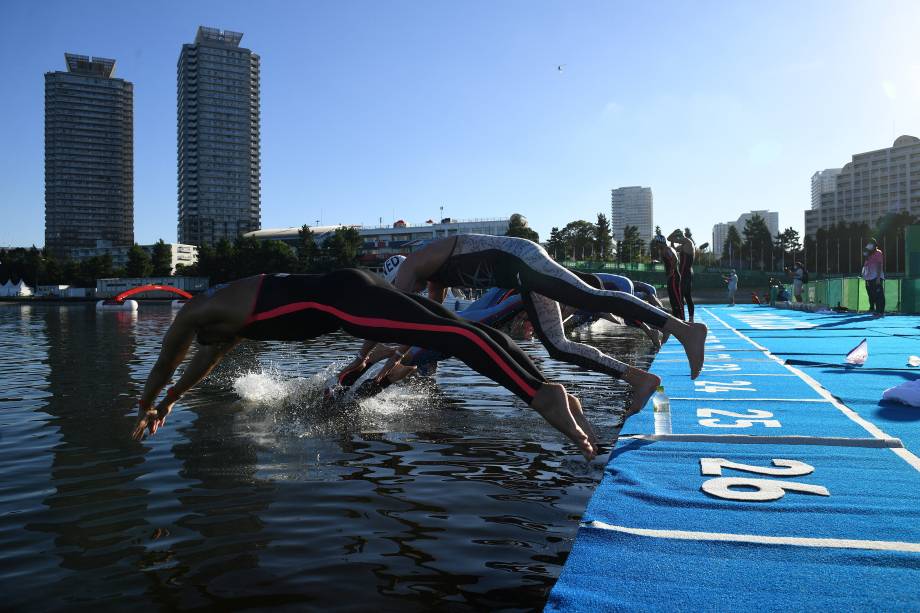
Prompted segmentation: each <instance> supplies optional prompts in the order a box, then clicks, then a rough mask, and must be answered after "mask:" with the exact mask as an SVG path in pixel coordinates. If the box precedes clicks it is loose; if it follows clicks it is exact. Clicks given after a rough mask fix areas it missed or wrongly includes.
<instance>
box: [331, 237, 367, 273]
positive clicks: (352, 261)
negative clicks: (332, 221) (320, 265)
mask: <svg viewBox="0 0 920 613" xmlns="http://www.w3.org/2000/svg"><path fill="white" fill-rule="evenodd" d="M361 242H362V241H361V235H360V234H358V230H357V229H355V228H336V229H335V232H334V233H333V234H332V236H330V237H329V238H328V239H326V242H325V243H323V255H324V258H325V260H326V262H325V265H326V267H327V268H330V267H331V268H333V269H334V268H351V267H353V266H355V265H356V264H357V263H358V250H359V249H360V248H361Z"/></svg>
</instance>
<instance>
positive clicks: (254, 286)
mask: <svg viewBox="0 0 920 613" xmlns="http://www.w3.org/2000/svg"><path fill="white" fill-rule="evenodd" d="M340 329H341V330H344V331H346V332H348V333H349V334H352V335H353V336H357V337H359V338H365V339H372V340H374V341H379V342H383V343H399V344H402V345H416V346H418V347H424V348H426V349H433V350H436V351H440V352H443V353H447V354H450V355H453V356H455V357H457V358H459V359H460V360H462V361H463V362H464V363H466V364H467V365H468V366H470V368H472V369H473V370H475V371H477V372H479V373H480V374H482V375H485V376H487V377H489V378H490V379H492V380H493V381H496V382H497V383H499V384H501V385H502V386H504V387H505V388H507V389H508V390H510V391H512V392H513V393H514V394H516V395H517V396H518V397H520V398H521V399H522V400H524V401H525V402H526V403H527V404H529V405H530V406H531V407H532V408H533V409H535V410H536V411H537V412H538V413H540V415H542V416H543V417H544V419H546V420H547V421H548V422H549V423H550V424H551V425H553V426H554V427H555V428H556V429H558V430H559V431H560V432H562V433H563V434H565V435H566V436H568V437H569V438H570V439H571V440H572V441H573V442H574V443H575V444H576V445H577V446H578V447H579V449H580V451H581V452H582V454H584V455H585V457H586V458H589V459H590V458H593V457H594V455H595V454H596V447H595V441H594V440H593V438H594V437H593V434H592V433H591V426H590V424H589V423H588V422H587V420H586V419H585V417H584V415H583V414H582V413H581V408H580V405H578V403H577V400H576V399H574V397H570V396H568V395H567V394H566V391H565V388H564V387H562V386H561V385H559V384H556V383H550V382H548V381H547V380H546V378H545V377H544V376H543V374H542V373H541V372H540V371H539V369H538V368H537V367H536V366H535V365H534V364H533V362H531V361H530V360H529V358H527V356H526V354H524V353H523V352H522V351H521V350H520V349H519V348H518V347H517V345H515V344H514V342H513V341H512V340H511V339H510V338H508V337H507V336H505V335H504V334H502V333H501V332H498V331H497V330H493V329H492V328H489V327H488V326H481V325H474V324H470V323H468V322H464V321H463V320H461V319H459V318H458V317H456V316H453V315H452V314H451V313H450V311H448V310H446V309H444V308H443V307H442V306H441V305H439V304H437V303H434V302H432V301H430V300H428V299H426V298H422V297H420V296H415V295H412V294H407V293H404V292H401V291H398V290H395V289H393V288H392V287H391V286H390V285H389V284H387V283H386V282H385V281H384V280H383V279H381V278H379V277H378V276H376V275H373V274H371V273H368V272H364V271H360V270H355V269H343V270H338V271H335V272H331V273H329V274H326V275H260V276H257V277H249V278H247V279H240V280H239V281H235V282H233V283H230V284H228V286H227V287H225V288H223V289H221V290H219V291H217V292H215V293H214V294H213V295H212V296H204V295H202V296H198V297H196V298H195V299H193V300H191V301H190V302H189V303H188V304H186V305H185V307H183V308H182V310H181V311H180V312H179V313H178V314H177V315H176V319H175V320H174V321H173V323H172V325H171V326H170V328H169V331H167V333H166V336H165V337H164V339H163V347H162V349H161V351H160V356H159V358H158V359H157V362H156V365H155V366H154V367H153V370H152V371H151V373H150V375H149V377H148V378H147V382H146V384H145V386H144V391H143V393H142V395H141V398H140V401H139V405H140V406H139V409H138V421H137V424H136V426H135V428H134V431H133V434H132V436H133V437H134V438H135V439H138V440H139V439H140V438H141V437H143V434H144V431H145V430H149V432H150V434H153V433H155V432H156V431H157V429H158V428H159V427H160V426H162V425H163V424H164V423H165V421H166V416H167V415H168V414H169V412H170V411H171V410H172V407H173V405H174V404H175V402H176V401H177V400H178V399H179V397H180V396H181V395H182V394H183V393H185V392H186V391H188V389H189V388H191V387H192V386H194V385H195V384H196V383H198V381H200V380H201V379H203V378H204V377H205V376H207V374H208V373H209V372H211V370H212V369H213V368H214V366H216V365H217V363H218V362H219V361H220V360H221V358H223V356H224V355H226V353H227V352H228V351H229V350H230V349H231V348H232V347H233V346H235V345H236V344H237V343H238V342H239V341H240V340H241V339H253V340H296V341H303V340H307V339H312V338H317V337H319V336H322V335H324V334H328V333H330V332H334V331H336V330H340ZM196 339H197V340H198V344H199V345H200V346H199V347H198V348H197V350H196V351H195V355H194V357H192V359H191V361H190V362H189V363H188V365H187V366H186V368H185V371H184V372H183V373H182V376H181V377H180V378H179V380H178V381H177V382H176V384H175V385H174V386H173V387H171V388H169V390H168V391H167V393H166V396H165V397H164V398H163V399H162V400H161V401H160V402H159V403H158V404H156V406H154V401H155V400H156V398H157V397H158V396H159V394H160V392H161V391H162V389H163V388H164V387H166V385H167V384H168V382H169V380H170V378H171V377H172V375H173V373H174V372H175V370H176V369H177V368H178V366H179V364H180V363H181V362H182V359H183V358H184V357H185V354H186V353H187V352H188V349H189V347H190V346H191V344H192V342H193V341H195V340H196ZM589 436H590V437H591V438H590V439H589Z"/></svg>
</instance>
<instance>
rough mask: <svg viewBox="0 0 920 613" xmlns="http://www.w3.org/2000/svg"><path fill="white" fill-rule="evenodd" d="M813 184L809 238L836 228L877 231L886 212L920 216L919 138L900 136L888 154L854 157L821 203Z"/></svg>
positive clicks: (807, 219) (823, 193)
mask: <svg viewBox="0 0 920 613" xmlns="http://www.w3.org/2000/svg"><path fill="white" fill-rule="evenodd" d="M825 172H827V171H825ZM814 183H815V178H814V177H812V204H811V210H809V211H805V233H806V234H807V235H809V236H812V237H813V236H814V235H815V232H817V231H818V229H819V228H829V227H831V226H833V225H834V224H838V223H866V224H868V225H869V226H870V227H874V226H875V225H876V224H877V223H878V220H879V219H880V218H882V217H884V216H885V215H886V214H888V213H898V212H901V211H904V212H908V213H910V214H912V215H920V139H918V138H916V137H914V136H906V135H905V136H899V137H898V138H897V139H896V140H895V141H894V144H892V146H891V147H888V148H887V149H878V150H875V151H868V152H866V153H857V154H855V155H854V156H853V158H852V160H851V161H850V162H849V163H848V164H846V165H845V166H844V167H843V168H842V169H840V171H839V172H838V173H837V174H836V175H835V176H834V185H833V188H832V189H831V188H830V187H828V188H827V189H826V190H825V189H824V188H823V187H822V189H821V192H820V194H819V195H818V198H817V200H816V198H815V185H814Z"/></svg>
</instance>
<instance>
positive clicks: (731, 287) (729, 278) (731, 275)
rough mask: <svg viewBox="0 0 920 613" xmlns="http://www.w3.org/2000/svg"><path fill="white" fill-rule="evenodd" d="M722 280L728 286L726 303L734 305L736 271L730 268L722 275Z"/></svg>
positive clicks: (736, 285) (736, 289) (736, 282)
mask: <svg viewBox="0 0 920 613" xmlns="http://www.w3.org/2000/svg"><path fill="white" fill-rule="evenodd" d="M722 281H724V282H725V284H726V286H727V287H728V304H729V305H731V306H735V292H736V291H738V273H736V272H735V269H734V268H732V269H731V270H729V271H728V274H727V275H722ZM755 297H756V295H755Z"/></svg>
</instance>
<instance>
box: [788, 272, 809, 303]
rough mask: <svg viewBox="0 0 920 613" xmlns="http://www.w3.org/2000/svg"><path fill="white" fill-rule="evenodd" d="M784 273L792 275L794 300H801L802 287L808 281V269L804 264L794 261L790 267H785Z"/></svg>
mask: <svg viewBox="0 0 920 613" xmlns="http://www.w3.org/2000/svg"><path fill="white" fill-rule="evenodd" d="M786 274H787V275H789V276H791V277H792V295H793V296H795V301H796V302H802V287H804V285H805V284H806V283H808V271H807V270H806V269H805V265H804V264H802V263H801V262H796V263H795V264H793V266H792V268H791V269H789V268H787V269H786Z"/></svg>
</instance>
